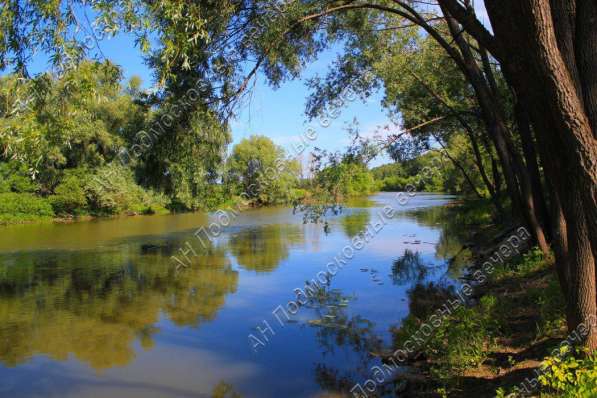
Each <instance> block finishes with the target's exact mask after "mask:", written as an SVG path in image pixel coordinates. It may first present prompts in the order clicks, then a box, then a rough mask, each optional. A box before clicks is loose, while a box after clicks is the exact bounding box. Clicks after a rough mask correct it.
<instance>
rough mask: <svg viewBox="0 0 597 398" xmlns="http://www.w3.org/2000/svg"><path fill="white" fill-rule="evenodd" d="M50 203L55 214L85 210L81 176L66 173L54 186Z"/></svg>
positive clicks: (85, 204) (73, 213)
mask: <svg viewBox="0 0 597 398" xmlns="http://www.w3.org/2000/svg"><path fill="white" fill-rule="evenodd" d="M54 191H55V193H56V194H55V195H54V196H51V197H50V203H52V207H53V208H54V212H56V214H72V215H77V214H81V213H83V212H85V209H86V207H87V197H86V195H85V186H84V182H83V178H82V176H77V175H68V176H66V177H65V178H64V179H63V180H62V182H61V183H60V184H59V185H58V186H57V187H56V189H55V190H54Z"/></svg>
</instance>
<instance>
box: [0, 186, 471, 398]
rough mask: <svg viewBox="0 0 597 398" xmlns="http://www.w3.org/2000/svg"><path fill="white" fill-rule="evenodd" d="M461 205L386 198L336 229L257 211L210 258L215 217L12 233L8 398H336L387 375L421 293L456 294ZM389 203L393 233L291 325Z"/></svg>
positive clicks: (6, 273)
mask: <svg viewBox="0 0 597 398" xmlns="http://www.w3.org/2000/svg"><path fill="white" fill-rule="evenodd" d="M453 200H454V198H452V197H449V196H444V195H437V194H422V193H418V194H416V195H415V196H414V197H411V198H409V200H408V202H407V203H406V204H400V203H398V202H397V201H396V195H395V194H392V193H380V194H377V195H373V196H372V197H370V198H369V200H367V201H361V203H354V204H352V205H351V206H350V207H347V208H345V209H344V210H343V211H342V212H341V213H340V214H338V215H333V216H330V217H329V218H328V226H327V227H324V226H323V225H322V224H311V223H307V224H304V223H303V218H302V216H301V215H300V214H293V211H292V209H288V208H267V209H257V210H249V211H245V212H242V213H240V214H239V215H238V216H236V217H233V219H232V221H231V222H230V224H229V225H228V226H225V227H223V229H222V232H221V233H220V234H219V235H218V236H217V237H214V239H213V241H212V243H211V245H210V246H208V247H207V249H205V248H203V246H202V245H201V243H200V241H199V240H197V239H196V238H195V237H194V233H195V231H196V230H197V229H198V228H200V227H201V226H207V225H208V224H209V223H211V222H217V219H216V217H215V215H213V214H212V215H206V214H181V215H166V216H143V217H129V218H119V219H111V220H98V221H91V222H80V223H74V224H68V225H59V224H51V225H26V226H11V227H4V228H0V234H1V238H0V378H1V380H2V381H1V383H0V396H2V397H111V398H112V397H143V398H151V397H160V398H163V397H214V398H219V397H323V396H336V395H334V394H335V393H337V392H338V391H342V390H346V389H347V388H348V389H349V388H350V387H351V386H352V384H353V383H354V382H362V381H364V380H366V379H367V378H369V377H371V374H370V368H371V366H374V365H375V364H378V363H379V360H378V358H377V357H376V356H375V355H374V354H375V353H376V352H379V351H380V350H383V349H384V348H386V349H387V347H390V345H391V338H392V335H391V330H392V329H393V328H396V327H399V326H400V322H401V320H402V319H404V317H405V316H407V315H408V313H409V302H410V299H409V292H411V291H412V288H413V287H415V286H416V285H417V284H421V283H428V282H438V283H447V284H450V283H454V282H453V281H454V278H455V277H456V276H458V270H457V269H454V265H453V264H452V265H450V266H448V261H447V260H448V259H449V258H451V257H452V256H454V255H455V254H456V253H457V252H458V250H459V249H460V248H461V246H460V243H459V242H458V239H457V238H456V236H458V235H459V234H458V229H459V228H460V227H459V226H458V225H455V223H454V220H453V219H451V217H450V216H449V215H450V213H449V211H448V210H449V207H448V206H447V205H449V204H450V202H452V201H453ZM384 206H390V207H391V208H392V209H393V210H394V211H395V214H394V215H393V217H392V218H384V222H385V225H383V228H381V229H379V231H378V232H376V233H374V234H370V236H369V238H368V242H366V243H365V244H364V247H362V248H361V249H360V250H355V251H354V253H355V254H354V256H352V258H348V259H347V258H344V259H345V260H346V264H345V265H344V266H343V267H342V269H340V270H339V271H337V273H336V275H335V276H333V277H332V278H329V279H328V280H327V281H326V280H325V279H324V282H325V283H321V284H320V286H319V288H318V289H317V293H316V294H314V295H313V297H312V298H311V299H310V300H309V302H308V303H306V304H305V305H303V306H301V307H300V308H299V309H298V310H297V311H296V314H294V315H291V314H289V315H290V320H287V319H286V318H285V317H284V315H282V316H281V317H280V318H281V320H282V321H283V323H282V324H281V323H280V322H278V320H277V318H276V317H275V315H273V314H272V311H273V310H275V309H276V308H277V307H278V306H279V305H282V306H283V307H285V308H286V305H287V303H288V302H289V301H292V300H295V299H296V295H295V293H294V289H295V288H304V286H305V282H306V281H311V280H313V279H317V274H318V272H320V271H322V270H325V269H326V264H328V263H329V262H331V261H333V259H334V257H338V256H339V255H341V253H342V249H343V248H345V247H346V245H347V244H350V242H351V241H354V239H355V236H358V234H359V232H361V231H363V230H364V229H366V228H367V226H368V225H370V224H373V223H374V222H376V221H377V220H378V219H379V217H380V214H382V213H383V212H384V210H383V208H384ZM386 209H387V208H386ZM187 243H188V244H189V245H191V247H192V248H193V250H194V251H195V253H196V255H194V254H193V252H192V251H190V250H188V246H187ZM181 249H182V251H186V252H187V253H188V257H189V261H190V263H189V266H188V267H179V270H178V271H177V262H176V260H174V259H173V258H172V256H176V257H177V258H178V259H179V260H181V261H183V262H184V263H185V264H187V260H185V258H184V256H183V255H182V254H181ZM347 252H348V251H347ZM313 291H315V290H313ZM302 301H304V300H302ZM295 309H296V308H295V307H294V306H292V305H291V310H295ZM277 314H279V315H280V314H281V312H279V311H278V312H277ZM264 321H266V322H267V323H268V324H269V325H270V326H271V329H272V331H267V332H266V333H265V336H264V335H263V334H262V333H261V331H260V330H259V328H261V329H262V330H264V329H266V325H265V324H264ZM249 336H254V338H250V337H249ZM337 396H342V395H340V394H338V395H337Z"/></svg>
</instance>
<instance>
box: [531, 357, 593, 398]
mask: <svg viewBox="0 0 597 398" xmlns="http://www.w3.org/2000/svg"><path fill="white" fill-rule="evenodd" d="M569 350H570V347H569V346H562V347H560V354H559V355H556V356H552V357H547V358H545V360H544V361H543V363H542V366H541V368H542V370H543V374H542V375H541V376H539V383H540V384H541V386H543V387H544V388H545V389H547V390H548V392H555V393H557V394H558V395H560V396H562V397H570V398H572V397H575V398H576V397H587V398H589V397H595V396H597V354H593V355H588V356H584V357H582V356H583V355H582V354H583V353H582V352H577V354H580V355H579V356H581V358H580V359H579V358H577V357H576V356H574V355H569Z"/></svg>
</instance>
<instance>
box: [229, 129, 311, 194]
mask: <svg viewBox="0 0 597 398" xmlns="http://www.w3.org/2000/svg"><path fill="white" fill-rule="evenodd" d="M227 170H228V175H227V182H228V183H229V184H231V185H232V186H233V191H234V193H235V194H237V195H242V196H245V197H246V198H248V199H250V200H253V201H254V202H255V204H258V205H265V204H276V203H288V202H290V201H291V200H292V199H294V197H293V193H294V192H293V190H294V189H295V188H296V187H297V185H298V177H299V172H300V165H299V164H298V162H297V161H296V160H290V159H287V158H286V154H285V152H284V149H283V148H281V147H279V146H277V145H276V144H274V142H273V141H272V140H271V139H269V138H267V137H265V136H259V135H253V136H251V137H249V138H245V139H243V140H242V141H241V142H239V143H238V144H237V145H235V146H234V148H232V154H231V155H230V157H229V158H228V161H227Z"/></svg>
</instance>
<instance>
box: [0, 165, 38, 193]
mask: <svg viewBox="0 0 597 398" xmlns="http://www.w3.org/2000/svg"><path fill="white" fill-rule="evenodd" d="M38 190H39V185H38V184H37V183H36V182H35V181H34V180H32V179H31V177H30V176H29V173H28V172H27V168H26V166H25V165H23V164H22V163H18V162H15V161H9V162H6V163H3V162H0V193H2V192H27V193H34V192H36V191H38Z"/></svg>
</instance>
